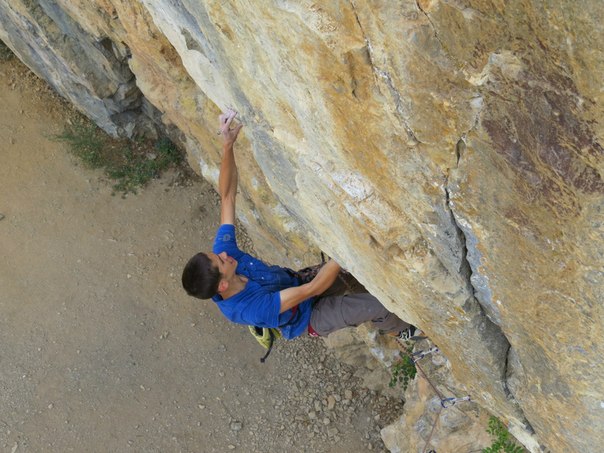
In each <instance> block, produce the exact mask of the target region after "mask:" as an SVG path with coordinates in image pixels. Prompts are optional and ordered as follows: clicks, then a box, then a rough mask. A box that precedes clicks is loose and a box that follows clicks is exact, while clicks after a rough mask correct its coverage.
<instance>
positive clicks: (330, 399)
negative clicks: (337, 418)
mask: <svg viewBox="0 0 604 453" xmlns="http://www.w3.org/2000/svg"><path fill="white" fill-rule="evenodd" d="M334 407H336V398H335V397H334V396H333V395H329V396H328V397H327V409H329V410H330V411H332V410H333V408H334Z"/></svg>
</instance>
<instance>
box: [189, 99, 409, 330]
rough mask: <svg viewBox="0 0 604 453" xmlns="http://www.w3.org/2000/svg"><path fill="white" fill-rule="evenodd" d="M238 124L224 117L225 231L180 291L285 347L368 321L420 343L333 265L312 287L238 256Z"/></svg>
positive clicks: (221, 186) (197, 259)
mask: <svg viewBox="0 0 604 453" xmlns="http://www.w3.org/2000/svg"><path fill="white" fill-rule="evenodd" d="M236 116H237V112H235V111H234V110H231V109H228V110H227V111H226V112H225V113H223V114H222V115H220V117H219V121H220V134H221V135H222V140H223V155H222V162H221V165H220V175H219V178H218V190H219V193H220V199H221V212H220V215H221V225H220V227H219V228H218V231H217V233H216V237H215V241H214V246H213V249H212V252H209V253H197V254H196V255H194V256H193V257H192V258H191V259H190V260H189V261H188V263H187V264H186V266H185V268H184V270H183V273H182V285H183V287H184V289H185V290H186V291H187V293H188V294H189V295H190V296H193V297H196V298H199V299H210V298H211V299H212V300H213V301H214V302H216V303H217V305H218V308H219V309H220V310H221V311H222V313H223V314H224V315H225V316H226V317H227V318H228V319H229V320H230V321H232V322H235V323H239V324H246V325H250V326H258V327H263V328H279V330H280V331H281V335H282V336H283V337H284V338H286V339H291V338H295V337H297V336H300V335H302V334H306V333H308V334H309V335H311V336H324V335H328V334H329V333H331V332H333V331H335V330H338V329H341V328H344V327H348V326H357V325H359V324H362V323H364V322H366V321H372V322H373V324H374V326H375V327H376V328H377V329H379V330H380V331H381V332H383V333H390V334H393V335H395V336H399V337H400V338H402V339H406V338H408V337H411V336H412V335H414V330H415V329H414V328H413V326H411V325H410V324H408V323H406V322H404V321H402V320H401V319H399V318H398V317H397V316H396V315H394V314H393V313H390V312H388V311H387V310H386V308H384V306H383V305H382V304H381V303H380V302H379V301H378V300H377V299H376V298H375V297H374V296H372V295H371V294H369V293H367V292H366V290H365V289H364V288H363V287H362V285H360V284H359V283H358V282H356V280H354V278H353V277H352V276H350V274H347V278H346V279H345V278H342V275H343V274H342V273H341V268H340V266H339V265H338V263H336V262H335V261H334V260H329V261H328V262H327V263H325V265H323V266H322V267H321V268H320V270H318V272H317V273H316V275H314V276H313V277H314V278H312V279H311V280H310V281H307V280H308V279H305V278H303V275H301V274H300V273H297V272H294V271H292V270H291V269H288V268H283V267H280V266H271V265H267V264H265V263H264V262H262V261H260V260H258V259H256V258H254V257H252V256H250V255H249V254H247V253H244V252H243V251H241V250H240V249H239V247H238V246H237V242H236V238H235V234H236V232H235V198H236V194H237V180H238V175H237V165H236V163H235V156H234V151H233V147H234V143H235V141H236V140H237V136H238V135H239V132H240V131H241V128H242V127H243V125H242V124H238V125H235V123H234V120H235V117H236ZM344 275H345V276H346V274H344ZM346 280H347V281H346Z"/></svg>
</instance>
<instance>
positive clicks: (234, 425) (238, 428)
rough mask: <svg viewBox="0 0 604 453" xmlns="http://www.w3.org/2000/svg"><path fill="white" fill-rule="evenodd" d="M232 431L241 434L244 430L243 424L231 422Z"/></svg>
mask: <svg viewBox="0 0 604 453" xmlns="http://www.w3.org/2000/svg"><path fill="white" fill-rule="evenodd" d="M230 426H231V431H235V432H239V431H241V430H242V429H243V423H241V422H239V421H237V420H235V421H232V422H231V425H230Z"/></svg>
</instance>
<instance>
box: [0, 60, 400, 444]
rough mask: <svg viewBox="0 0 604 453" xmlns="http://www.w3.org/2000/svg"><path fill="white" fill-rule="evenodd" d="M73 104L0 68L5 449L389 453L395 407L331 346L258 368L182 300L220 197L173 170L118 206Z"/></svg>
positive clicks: (240, 336)
mask: <svg viewBox="0 0 604 453" xmlns="http://www.w3.org/2000/svg"><path fill="white" fill-rule="evenodd" d="M69 112H70V108H69V106H67V105H66V104H65V103H64V102H63V101H61V100H60V99H59V98H58V97H57V96H55V95H54V94H53V93H52V91H51V90H50V89H49V88H48V87H47V86H46V85H45V84H44V83H42V82H41V81H39V80H38V79H37V78H36V77H35V76H34V75H33V74H31V73H30V72H29V71H28V70H27V69H26V68H25V67H23V66H22V65H21V64H20V63H18V61H17V60H16V59H12V60H10V61H9V62H0V147H1V151H0V156H1V159H0V219H1V220H0V250H1V259H0V409H1V410H0V451H5V452H10V453H17V452H44V451H48V452H68V451H75V452H122V451H124V452H125V451H128V452H130V451H133V452H223V451H231V450H232V451H245V452H250V451H258V452H269V451H273V452H276V451H288V452H289V451H291V452H298V451H300V452H302V451H308V452H361V451H363V452H364V451H368V450H373V451H383V449H384V446H383V444H382V442H381V439H380V437H379V429H380V427H382V426H383V425H384V424H386V423H388V422H390V421H391V419H392V417H393V414H394V413H395V412H396V410H398V409H400V407H399V406H398V405H399V404H400V403H399V402H397V401H393V400H391V399H388V398H386V397H384V396H380V395H378V394H376V393H375V392H370V391H368V390H366V389H364V388H362V387H361V386H360V384H359V383H360V379H359V378H358V377H356V376H355V375H354V372H355V370H354V369H351V368H349V367H347V366H345V365H342V364H340V363H338V362H337V361H336V360H335V358H334V357H333V355H332V354H331V353H330V352H329V351H327V350H326V349H325V347H324V345H323V342H322V341H321V340H313V339H310V338H303V339H298V340H295V341H292V342H287V343H286V342H281V343H279V345H278V346H277V348H276V350H275V351H273V354H272V355H271V358H270V359H269V360H268V362H267V363H266V364H261V363H260V362H259V357H260V356H261V355H262V352H263V350H262V349H261V348H260V346H259V345H258V344H257V343H256V342H255V341H254V340H253V338H252V337H251V336H250V335H249V333H248V332H247V329H246V328H244V327H242V326H236V325H231V324H229V323H228V322H227V321H226V320H224V319H223V318H222V316H221V315H220V313H219V312H218V310H217V308H216V307H215V306H214V304H213V303H210V302H206V303H204V302H202V301H197V300H195V299H191V298H189V297H187V296H186V295H185V294H184V293H183V291H182V289H181V287H180V272H181V269H182V266H183V265H184V263H185V262H186V260H187V259H188V258H189V257H190V256H191V255H192V254H193V253H194V252H196V251H198V250H203V249H207V248H208V247H209V245H210V240H211V238H212V236H213V233H214V231H215V228H216V227H217V220H218V217H219V216H218V203H217V200H216V195H215V193H214V192H213V190H212V189H211V187H210V186H209V185H208V184H207V183H205V182H204V181H202V180H194V181H190V182H189V183H187V184H184V185H183V184H180V185H179V184H177V183H175V182H176V181H180V180H181V178H179V175H177V174H175V172H171V173H168V174H167V175H165V176H164V177H163V178H162V179H160V180H155V181H153V182H152V183H151V184H150V185H149V186H148V187H147V188H146V189H144V190H143V191H141V192H140V193H139V194H138V195H129V196H128V197H126V198H125V199H122V198H121V197H119V196H112V195H111V192H112V190H111V185H110V183H109V182H108V181H106V180H105V179H104V177H103V176H102V173H101V172H100V171H92V170H88V169H85V168H83V167H82V166H81V165H79V164H78V162H77V161H76V160H75V159H74V158H73V157H72V156H70V155H69V154H68V152H67V151H66V148H65V145H63V144H62V143H59V142H57V141H55V140H53V139H52V137H53V135H54V134H57V133H60V132H61V131H62V130H63V128H64V125H65V121H66V118H68V117H69ZM388 418H390V420H389V419H388Z"/></svg>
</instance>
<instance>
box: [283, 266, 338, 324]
mask: <svg viewBox="0 0 604 453" xmlns="http://www.w3.org/2000/svg"><path fill="white" fill-rule="evenodd" d="M339 272H340V265H339V264H338V263H336V262H335V261H333V260H330V261H328V262H327V263H326V264H325V266H323V267H322V268H321V270H320V271H319V272H318V273H317V275H316V277H315V278H313V279H312V280H311V281H310V282H308V283H305V284H304V285H300V286H294V287H292V288H287V289H284V290H283V291H280V293H279V294H280V295H281V309H280V311H279V313H283V312H284V311H287V310H289V309H290V308H293V307H295V306H296V305H298V304H300V303H302V302H304V301H305V300H306V299H308V298H310V297H313V296H318V295H319V294H321V293H323V292H325V291H326V290H327V289H328V288H329V287H330V286H331V285H332V284H333V282H334V281H335V280H336V278H337V277H338V273H339Z"/></svg>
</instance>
